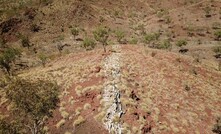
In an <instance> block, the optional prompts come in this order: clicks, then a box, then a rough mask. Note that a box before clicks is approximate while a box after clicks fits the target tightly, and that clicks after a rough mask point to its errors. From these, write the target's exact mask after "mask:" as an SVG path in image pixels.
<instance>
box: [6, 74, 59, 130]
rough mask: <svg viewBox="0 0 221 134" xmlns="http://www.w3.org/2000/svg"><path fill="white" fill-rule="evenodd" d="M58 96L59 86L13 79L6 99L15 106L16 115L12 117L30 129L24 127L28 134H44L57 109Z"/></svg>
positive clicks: (52, 83) (44, 82)
mask: <svg viewBox="0 0 221 134" xmlns="http://www.w3.org/2000/svg"><path fill="white" fill-rule="evenodd" d="M58 95H59V87H58V86H57V84H56V83H54V82H51V81H45V80H36V81H31V80H25V79H20V78H13V79H11V81H10V82H9V83H8V86H7V88H6V98H7V99H8V100H9V101H10V103H11V104H13V106H14V107H13V109H12V113H13V114H14V115H16V116H12V117H13V119H15V120H16V121H19V122H21V123H22V124H25V125H26V126H28V127H29V129H27V127H26V126H24V125H23V128H24V129H26V130H27V131H28V132H27V133H31V132H35V134H38V133H42V131H43V127H44V123H45V122H46V119H47V118H48V117H52V114H53V111H52V110H54V109H55V108H57V104H58V102H59V98H58ZM46 117H47V118H46Z"/></svg>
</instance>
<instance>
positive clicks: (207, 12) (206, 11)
mask: <svg viewBox="0 0 221 134" xmlns="http://www.w3.org/2000/svg"><path fill="white" fill-rule="evenodd" d="M203 10H204V12H205V14H206V15H209V14H210V12H211V10H212V9H211V7H209V6H206V7H205V8H204V9H203Z"/></svg>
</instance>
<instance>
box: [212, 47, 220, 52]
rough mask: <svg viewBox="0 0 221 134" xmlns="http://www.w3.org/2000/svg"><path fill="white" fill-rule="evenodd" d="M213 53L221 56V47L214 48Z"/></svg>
mask: <svg viewBox="0 0 221 134" xmlns="http://www.w3.org/2000/svg"><path fill="white" fill-rule="evenodd" d="M213 52H215V53H216V54H221V46H217V47H214V48H213Z"/></svg>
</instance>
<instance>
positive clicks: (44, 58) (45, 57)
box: [38, 53, 48, 67]
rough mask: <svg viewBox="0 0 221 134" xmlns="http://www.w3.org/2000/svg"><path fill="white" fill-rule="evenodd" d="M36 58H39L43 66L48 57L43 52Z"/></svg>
mask: <svg viewBox="0 0 221 134" xmlns="http://www.w3.org/2000/svg"><path fill="white" fill-rule="evenodd" d="M38 58H39V59H40V60H41V64H42V65H43V66H44V67H45V64H46V62H47V59H48V57H47V56H46V55H45V54H43V53H41V54H39V55H38Z"/></svg>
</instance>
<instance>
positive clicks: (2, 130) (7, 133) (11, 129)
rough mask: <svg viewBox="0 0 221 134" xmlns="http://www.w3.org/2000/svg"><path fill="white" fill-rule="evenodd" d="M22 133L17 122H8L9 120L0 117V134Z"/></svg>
mask: <svg viewBox="0 0 221 134" xmlns="http://www.w3.org/2000/svg"><path fill="white" fill-rule="evenodd" d="M19 133H21V130H20V127H19V126H18V125H17V124H16V122H11V123H8V120H7V121H6V120H5V119H0V134H19Z"/></svg>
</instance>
